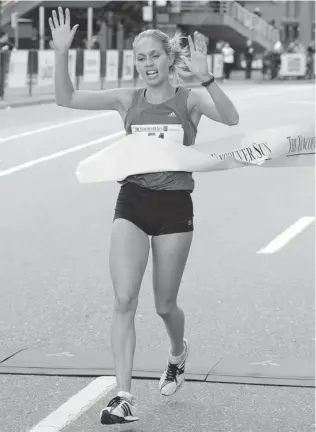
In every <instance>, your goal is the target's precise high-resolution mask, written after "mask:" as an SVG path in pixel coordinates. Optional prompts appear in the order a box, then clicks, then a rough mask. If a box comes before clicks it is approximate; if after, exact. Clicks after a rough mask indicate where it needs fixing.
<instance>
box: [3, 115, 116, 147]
mask: <svg viewBox="0 0 316 432" xmlns="http://www.w3.org/2000/svg"><path fill="white" fill-rule="evenodd" d="M111 114H116V111H110V112H106V113H102V114H97V115H93V116H89V117H81V118H76V119H74V120H68V121H66V122H63V123H56V124H52V125H49V126H45V127H43V128H39V129H34V130H30V131H26V132H21V133H19V134H16V135H10V136H7V137H4V138H0V144H2V143H4V142H8V141H12V140H14V139H17V138H23V137H27V136H30V135H35V134H38V133H41V132H47V131H49V130H52V129H58V128H61V127H64V126H68V125H73V124H76V123H81V122H84V121H87V120H94V119H97V118H100V117H107V116H108V115H111Z"/></svg>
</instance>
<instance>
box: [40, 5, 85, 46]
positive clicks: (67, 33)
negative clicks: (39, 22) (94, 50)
mask: <svg viewBox="0 0 316 432" xmlns="http://www.w3.org/2000/svg"><path fill="white" fill-rule="evenodd" d="M58 14H59V21H58V17H57V13H56V11H53V14H52V16H53V18H49V20H48V22H49V26H50V29H51V32H52V38H53V44H54V48H55V50H56V51H60V52H65V51H68V50H69V48H70V46H71V43H72V41H73V38H74V36H75V33H76V31H77V28H78V27H79V25H78V24H76V25H75V26H74V27H73V28H72V29H71V28H70V12H69V9H68V8H67V9H66V16H65V17H64V13H63V9H62V8H61V7H59V8H58Z"/></svg>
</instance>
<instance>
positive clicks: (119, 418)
mask: <svg viewBox="0 0 316 432" xmlns="http://www.w3.org/2000/svg"><path fill="white" fill-rule="evenodd" d="M132 402H133V401H132ZM135 414H136V408H135V407H134V406H133V405H132V403H131V402H129V401H128V400H127V399H125V398H124V397H120V396H116V397H115V398H113V399H111V400H110V402H109V403H108V406H107V407H106V408H104V409H103V410H102V411H101V415H100V417H101V418H100V420H101V424H103V425H111V424H116V423H132V422H135V421H137V420H139V418H138V417H135Z"/></svg>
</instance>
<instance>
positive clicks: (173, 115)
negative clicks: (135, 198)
mask: <svg viewBox="0 0 316 432" xmlns="http://www.w3.org/2000/svg"><path fill="white" fill-rule="evenodd" d="M168 117H177V116H176V114H175V113H174V112H171V113H170V114H168Z"/></svg>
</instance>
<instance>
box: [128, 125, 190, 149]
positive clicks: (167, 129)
mask: <svg viewBox="0 0 316 432" xmlns="http://www.w3.org/2000/svg"><path fill="white" fill-rule="evenodd" d="M131 129H132V134H133V135H138V134H139V135H140V136H141V137H144V136H147V137H148V138H150V137H153V138H160V139H167V140H170V141H171V142H173V143H175V144H181V145H183V138H184V130H183V126H182V125H181V124H167V125H164V124H155V125H147V124H146V125H132V126H131Z"/></svg>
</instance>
